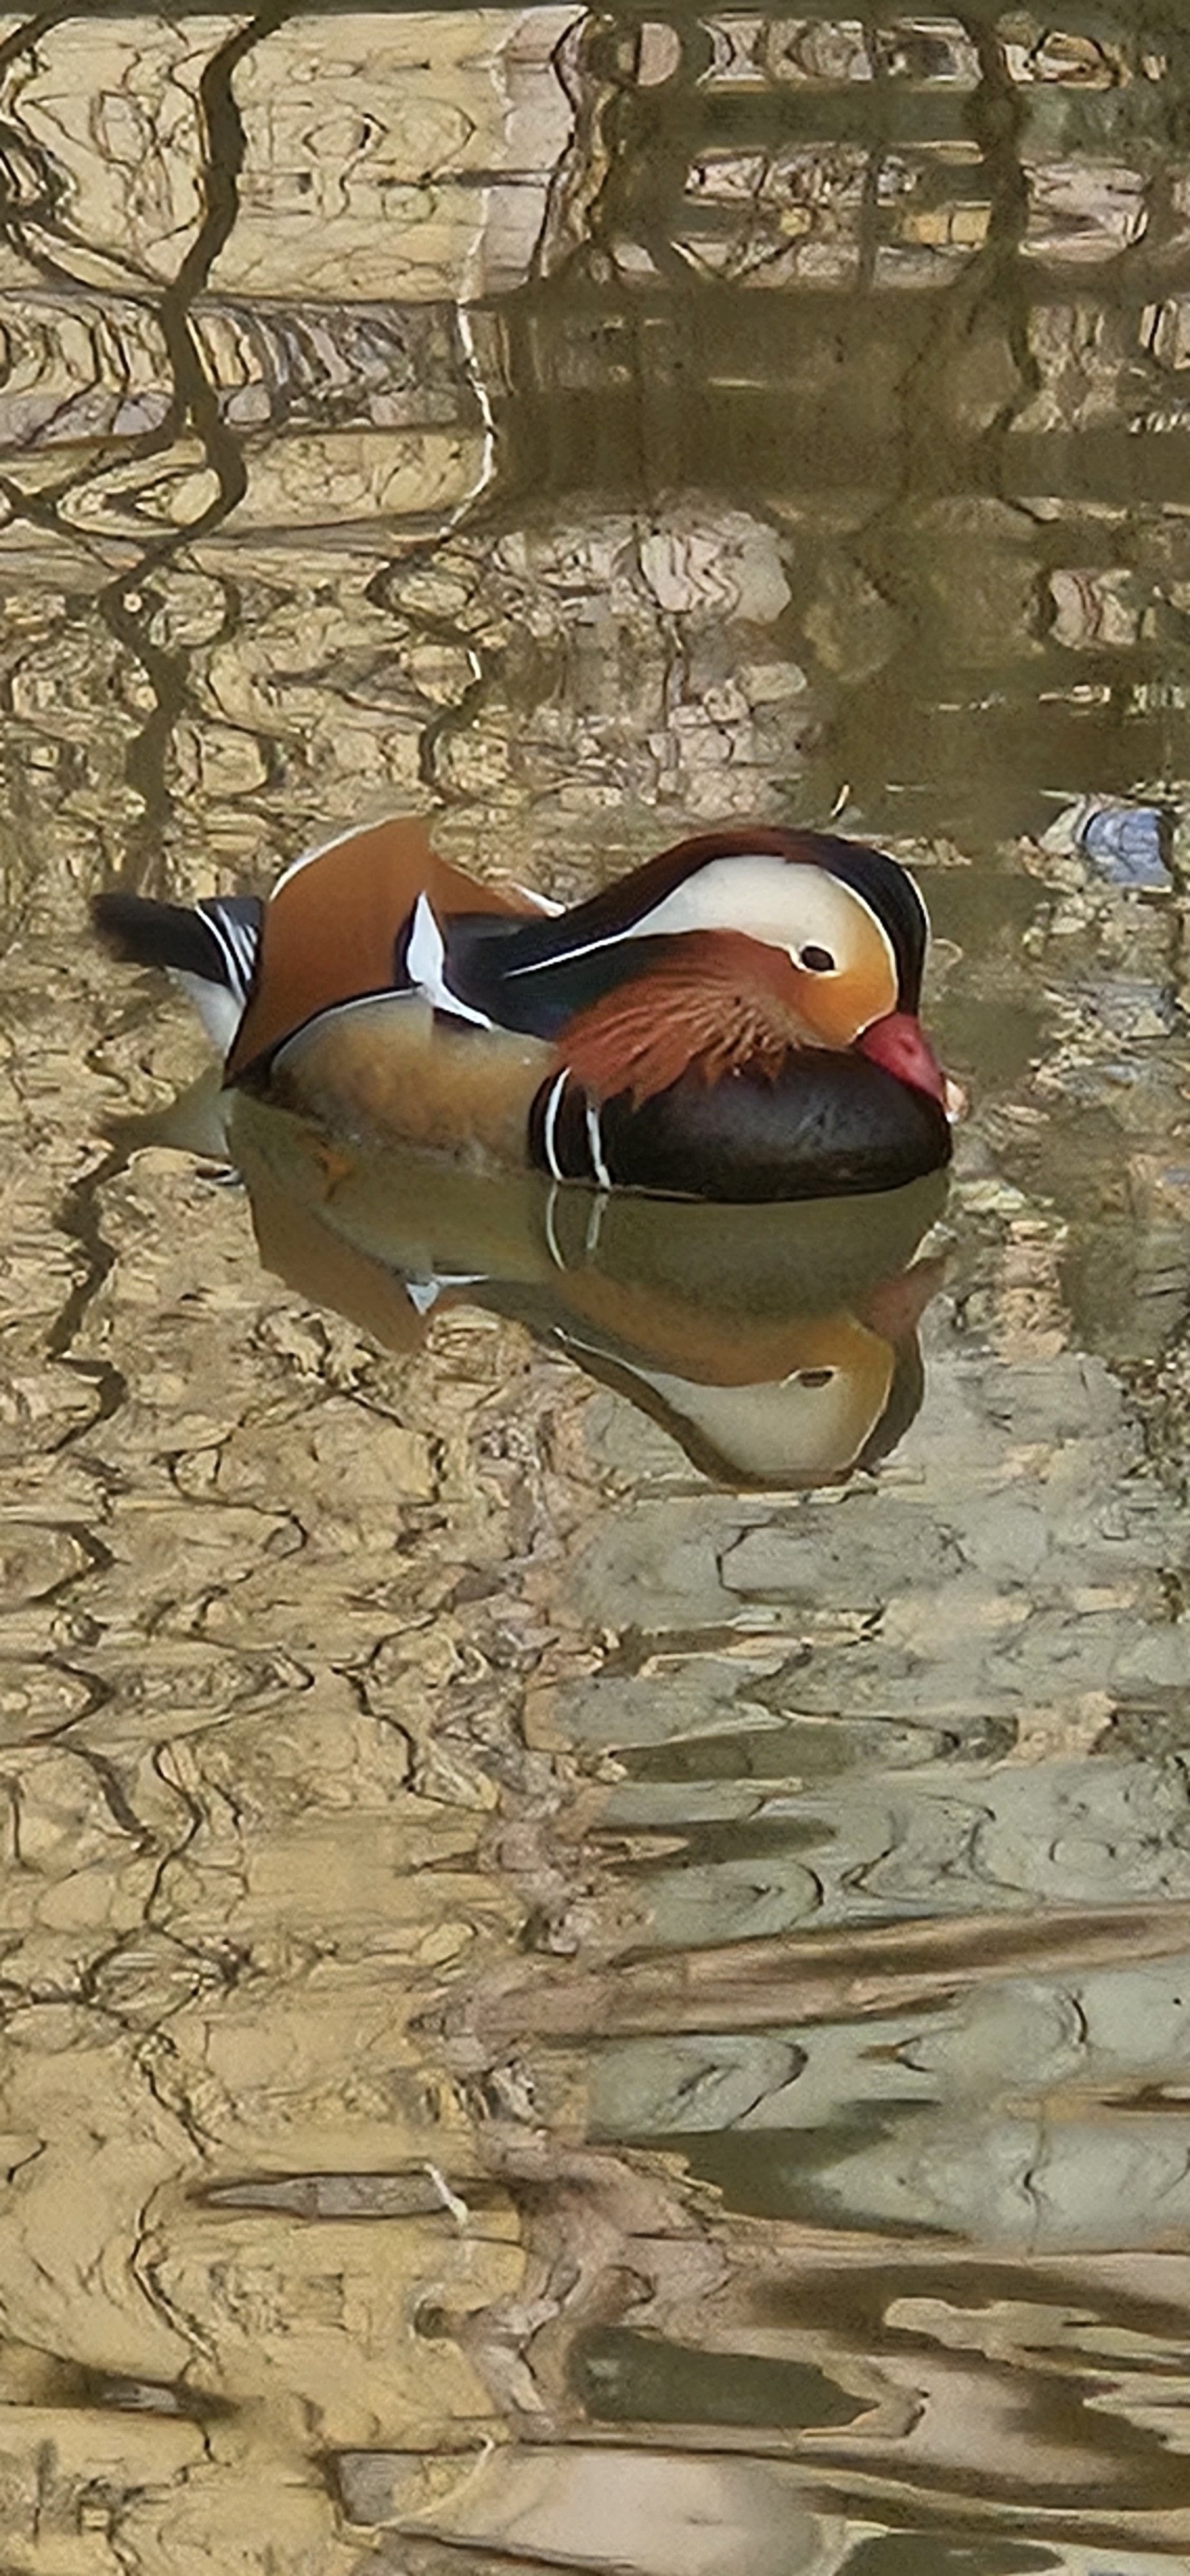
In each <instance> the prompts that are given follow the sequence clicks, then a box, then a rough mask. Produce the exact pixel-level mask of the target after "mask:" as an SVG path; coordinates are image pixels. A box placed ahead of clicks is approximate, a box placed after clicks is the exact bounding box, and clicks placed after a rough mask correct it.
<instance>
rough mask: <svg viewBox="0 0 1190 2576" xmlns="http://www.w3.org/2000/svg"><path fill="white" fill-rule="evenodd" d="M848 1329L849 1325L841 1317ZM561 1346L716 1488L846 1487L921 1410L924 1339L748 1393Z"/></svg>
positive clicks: (572, 1341) (587, 1348) (567, 1341)
mask: <svg viewBox="0 0 1190 2576" xmlns="http://www.w3.org/2000/svg"><path fill="white" fill-rule="evenodd" d="M837 1320H838V1322H839V1324H840V1326H841V1327H844V1328H846V1326H847V1325H848V1324H849V1322H850V1320H851V1319H850V1318H848V1317H846V1316H840V1317H839V1318H838V1319H837ZM557 1338H558V1339H559V1340H560V1341H561V1342H562V1344H563V1346H564V1348H565V1349H567V1350H568V1351H570V1352H571V1354H572V1356H573V1357H574V1358H575V1359H576V1360H578V1361H579V1362H580V1363H581V1365H582V1366H583V1367H584V1368H586V1369H587V1370H588V1371H589V1372H590V1374H591V1376H593V1377H597V1378H599V1379H600V1380H601V1381H602V1382H603V1384H604V1385H606V1386H610V1387H612V1388H614V1390H615V1392H616V1393H617V1394H619V1395H623V1396H626V1397H627V1398H628V1400H629V1401H630V1402H631V1403H633V1404H635V1405H637V1406H638V1407H639V1409H640V1410H641V1411H642V1412H645V1413H648V1414H650V1415H651V1416H652V1418H653V1420H654V1421H655V1422H657V1423H659V1424H660V1426H661V1428H662V1430H663V1431H667V1432H668V1433H669V1435H670V1437H671V1439H674V1440H676V1441H677V1443H678V1445H679V1447H681V1448H682V1449H684V1450H685V1452H686V1455H687V1457H688V1458H689V1459H690V1461H691V1463H692V1465H693V1466H695V1467H697V1468H699V1470H700V1471H701V1472H702V1474H704V1475H707V1476H710V1477H712V1478H713V1479H714V1481H715V1482H716V1483H717V1484H723V1485H735V1486H759V1487H763V1488H766V1489H770V1490H771V1489H772V1488H773V1487H782V1488H796V1487H798V1486H802V1485H824V1484H838V1483H842V1482H843V1481H845V1479H846V1478H847V1477H848V1476H850V1475H852V1474H854V1473H855V1471H856V1470H857V1469H858V1468H861V1467H874V1466H875V1465H876V1464H877V1461H878V1460H879V1459H880V1458H882V1457H884V1456H886V1455H887V1453H888V1451H889V1450H890V1449H892V1448H893V1447H894V1446H895V1444H896V1442H897V1441H898V1440H899V1439H901V1437H902V1436H903V1434H904V1433H905V1432H906V1431H907V1430H908V1428H909V1425H910V1423H911V1422H912V1421H913V1419H914V1417H915V1415H916V1413H917V1411H918V1409H919V1406H920V1404H921V1399H922V1392H923V1387H924V1378H923V1372H922V1365H921V1354H920V1352H919V1350H918V1346H917V1341H916V1338H914V1339H913V1340H911V1341H909V1342H905V1343H902V1344H901V1345H900V1347H899V1348H898V1349H894V1348H893V1346H892V1345H891V1344H890V1343H888V1342H882V1341H878V1340H877V1338H876V1336H875V1335H868V1336H867V1337H866V1338H867V1339H868V1340H869V1341H870V1342H871V1344H872V1349H871V1351H870V1353H869V1354H867V1355H865V1358H864V1359H863V1360H862V1361H861V1363H860V1364H859V1365H858V1366H856V1367H855V1368H853V1369H851V1370H849V1369H848V1368H847V1367H845V1366H841V1367H838V1368H823V1369H820V1370H808V1371H797V1372H795V1373H794V1374H793V1375H792V1376H790V1377H788V1378H784V1379H777V1380H772V1381H769V1382H767V1383H762V1384H759V1385H756V1384H754V1385H750V1386H707V1385H699V1384H696V1383H694V1382H693V1381H692V1380H690V1379H689V1378H682V1377H677V1376H674V1375H672V1374H671V1373H670V1372H668V1371H666V1370H663V1369H647V1368H643V1367H640V1366H633V1365H632V1364H631V1363H630V1362H628V1361H626V1360H623V1359H617V1358H614V1357H613V1356H612V1355H611V1354H610V1353H608V1352H606V1351H601V1350H598V1349H596V1348H594V1347H593V1346H591V1345H589V1344H584V1343H582V1342H580V1341H579V1340H578V1339H577V1338H576V1337H575V1336H574V1335H573V1334H572V1333H569V1332H560V1333H559V1334H558V1336H557Z"/></svg>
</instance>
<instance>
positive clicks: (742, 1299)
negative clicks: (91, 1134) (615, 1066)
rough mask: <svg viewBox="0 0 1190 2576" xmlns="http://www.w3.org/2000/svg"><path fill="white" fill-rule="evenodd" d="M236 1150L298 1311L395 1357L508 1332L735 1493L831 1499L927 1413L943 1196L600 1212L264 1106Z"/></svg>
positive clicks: (621, 1203) (599, 1206)
mask: <svg viewBox="0 0 1190 2576" xmlns="http://www.w3.org/2000/svg"><path fill="white" fill-rule="evenodd" d="M159 1132H160V1131H159ZM230 1145H231V1150H232V1151H233V1153H234V1154H235V1157H236V1161H237V1163H238V1164H239V1167H240V1169H241V1171H242V1172H243V1175H244V1178H245V1180H246V1181H247V1184H248V1189H249V1192H250V1194H251V1199H252V1210H253V1218H254V1222H255V1226H256V1235H257V1242H258V1245H259V1249H260V1255H261V1259H262V1260H263V1261H264V1263H265V1265H266V1267H267V1268H269V1269H270V1270H274V1271H276V1272H279V1274H280V1275H281V1277H282V1278H284V1279H285V1280H286V1281H287V1282H288V1284H289V1285H290V1286H291V1287H294V1288H296V1289H297V1290H298V1291H299V1293H301V1294H302V1295H304V1296H308V1297H309V1298H311V1300H312V1301H313V1302H315V1303H316V1304H320V1305H323V1306H331V1307H334V1308H335V1309H337V1310H338V1311H339V1312H340V1313H343V1314H346V1315H347V1316H348V1317H349V1318H350V1319H351V1320H352V1321H353V1322H354V1323H357V1324H359V1325H360V1326H362V1327H363V1329H364V1330H366V1331H367V1332H369V1333H371V1334H372V1336H373V1337H374V1339H376V1340H377V1341H379V1342H381V1343H383V1344H385V1345H386V1346H387V1347H388V1348H389V1349H397V1350H412V1349H415V1348H416V1347H417V1346H418V1344H419V1343H420V1341H421V1339H422V1337H423V1335H424V1334H425V1332H426V1330H427V1328H428V1326H429V1323H430V1321H431V1318H432V1317H433V1316H434V1315H436V1314H439V1313H441V1312H443V1311H446V1310H449V1309H450V1308H452V1307H454V1306H458V1305H461V1304H467V1303H470V1304H476V1305H481V1306H483V1307H486V1308H487V1309H488V1310H489V1312H493V1313H497V1314H502V1315H506V1316H510V1317H514V1318H516V1319H517V1320H518V1321H519V1322H521V1323H524V1324H526V1325H527V1326H528V1327H529V1329H530V1330H531V1331H532V1332H533V1333H535V1334H536V1335H537V1336H538V1338H539V1339H541V1340H542V1341H545V1342H547V1343H549V1344H552V1345H553V1346H554V1347H556V1348H561V1349H563V1350H565V1351H566V1352H567V1353H569V1354H570V1356H571V1357H573V1358H574V1359H575V1360H576V1361H577V1362H578V1363H579V1365H580V1366H581V1367H582V1368H584V1369H585V1370H587V1371H588V1372H589V1373H590V1374H591V1375H593V1376H595V1377H598V1378H601V1379H602V1380H604V1382H605V1383H607V1384H608V1385H610V1386H613V1387H614V1388H616V1389H617V1391H618V1392H619V1393H621V1394H623V1395H626V1396H627V1397H628V1398H629V1399H630V1400H631V1402H633V1403H634V1404H637V1405H638V1406H640V1407H641V1408H642V1410H644V1411H645V1412H648V1413H650V1414H652V1415H653V1416H654V1418H655V1419H656V1420H658V1421H659V1422H660V1423H661V1424H662V1425H663V1427H664V1428H665V1429H666V1430H668V1431H669V1432H671V1433H672V1435H673V1436H674V1438H675V1439H677V1440H679V1441H680V1442H681V1443H682V1446H683V1447H684V1448H685V1449H686V1451H687V1453H688V1455H689V1456H690V1457H691V1458H692V1459H693V1460H694V1463H695V1465H696V1466H699V1467H701V1468H702V1469H704V1470H705V1472H706V1473H707V1474H709V1475H712V1476H714V1477H716V1478H717V1479H719V1480H720V1481H722V1482H726V1483H728V1484H735V1485H740V1484H761V1485H767V1486H772V1485H802V1484H821V1483H830V1482H835V1481H838V1480H840V1479H841V1478H844V1477H846V1476H848V1475H849V1474H851V1473H852V1471H853V1470H854V1469H855V1468H857V1467H861V1466H872V1465H874V1464H875V1462H876V1460H877V1459H878V1458H880V1457H883V1456H884V1455H885V1454H886V1453H887V1451H888V1450H889V1449H891V1448H892V1447H893V1446H894V1444H895V1442H896V1441H897V1440H898V1439H900V1437H901V1435H902V1434H903V1432H904V1431H906V1430H907V1429H908V1426H909V1424H910V1423H911V1422H912V1420H913V1418H914V1415H915V1414H916V1412H917V1409H918V1406H919V1404H920V1402H921V1395H922V1372H921V1361H920V1356H919V1353H918V1346H917V1329H916V1328H917V1324H918V1320H919V1318H920V1315H921V1312H922V1308H923V1307H924V1306H925V1304H926V1302H927V1300H928V1298H929V1297H930V1296H931V1295H932V1294H933V1292H934V1290H935V1288H936V1287H937V1285H938V1282H939V1278H940V1274H941V1264H940V1263H939V1262H937V1261H933V1260H926V1261H920V1262H918V1263H916V1265H915V1266H914V1267H913V1268H908V1267H907V1264H908V1263H909V1262H910V1261H911V1260H912V1256H913V1253H914V1251H915V1249H916V1247H917V1245H918V1243H919V1242H920V1240H921V1237H922V1235H923V1234H924V1232H925V1231H926V1229H927V1227H928V1226H929V1225H930V1224H931V1222H932V1221H933V1219H934V1217H935V1216H936V1215H937V1214H938V1211H939V1208H940V1206H941V1204H942V1201H943V1199H944V1196H945V1182H944V1180H943V1179H942V1178H941V1176H940V1175H933V1176H930V1177H928V1178H925V1179H923V1180H921V1181H917V1182H914V1183H911V1184H910V1185H909V1186H908V1187H907V1188H904V1189H900V1190H895V1191H890V1192H888V1193H885V1194H880V1195H873V1196H870V1197H866V1198H864V1199H863V1200H856V1199H849V1200H848V1199H843V1200H824V1199H819V1200H816V1201H815V1202H814V1203H813V1204H812V1205H807V1204H802V1205H800V1206H796V1207H768V1208H758V1207H753V1208H749V1207H740V1208H732V1209H724V1208H710V1207H705V1206H699V1205H698V1204H697V1203H691V1202H687V1203H685V1204H683V1203H682V1202H680V1201H679V1202H674V1201H658V1200H656V1199H651V1198H648V1197H645V1196H642V1195H638V1194H636V1193H629V1192H625V1193H623V1194H619V1195H615V1196H613V1197H611V1198H609V1199H608V1200H606V1201H603V1202H600V1201H598V1200H595V1199H593V1198H592V1197H591V1196H590V1194H589V1193H583V1192H578V1191H567V1190H559V1189H558V1188H557V1187H556V1186H553V1185H551V1184H549V1183H548V1182H546V1181H545V1180H543V1179H542V1178H540V1177H539V1176H538V1175H537V1174H533V1173H526V1174H521V1175H508V1176H503V1177H494V1176H491V1175H485V1174H476V1173H469V1172H461V1171H458V1170H447V1171H444V1170H443V1169H442V1168H441V1167H440V1166H435V1165H434V1164H433V1163H431V1162H430V1161H429V1159H428V1158H427V1157H426V1156H424V1155H419V1154H416V1153H409V1152H400V1151H392V1150H390V1151H389V1152H386V1153H362V1152H356V1151H353V1150H352V1149H351V1148H349V1147H340V1146H338V1145H335V1144H331V1143H328V1141H327V1139H326V1138H325V1137H323V1136H322V1135H321V1134H319V1133H318V1132H317V1131H316V1130H314V1129H312V1128H310V1127H308V1126H306V1125H304V1124H302V1123H301V1122H299V1121H298V1120H296V1119H294V1118H290V1117H285V1116H278V1115H277V1113H276V1112H275V1111H274V1110H271V1109H269V1108H267V1107H263V1106H261V1105H260V1104H258V1103H256V1102H253V1101H251V1100H241V1101H238V1102H237V1104H236V1107H235V1110H234V1113H233V1117H232V1121H231V1134H230Z"/></svg>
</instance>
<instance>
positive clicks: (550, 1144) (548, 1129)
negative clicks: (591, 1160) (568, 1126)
mask: <svg viewBox="0 0 1190 2576" xmlns="http://www.w3.org/2000/svg"><path fill="white" fill-rule="evenodd" d="M569 1080H570V1068H569V1066H568V1065H564V1066H563V1068H562V1071H561V1073H560V1074H559V1075H558V1079H557V1081H556V1082H555V1084H554V1087H553V1089H552V1091H551V1093H550V1096H549V1099H548V1100H547V1102H546V1104H545V1124H544V1127H543V1129H542V1138H541V1141H542V1144H543V1146H544V1148H545V1159H546V1161H547V1163H548V1164H549V1167H550V1171H551V1172H552V1174H553V1177H554V1179H555V1180H556V1181H564V1180H565V1178H566V1174H565V1172H564V1171H563V1169H562V1166H561V1164H560V1162H559V1161H558V1157H557V1154H556V1153H555V1151H554V1130H555V1128H556V1126H557V1124H558V1111H559V1109H560V1108H561V1105H562V1094H563V1092H564V1091H565V1089H566V1085H567V1083H568V1082H569Z"/></svg>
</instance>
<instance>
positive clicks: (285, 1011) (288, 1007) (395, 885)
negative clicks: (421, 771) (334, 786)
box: [227, 815, 523, 1082]
mask: <svg viewBox="0 0 1190 2576" xmlns="http://www.w3.org/2000/svg"><path fill="white" fill-rule="evenodd" d="M423 901H424V907H425V914H424V916H423V917H432V919H433V921H434V922H435V923H437V924H438V925H442V924H444V923H446V922H448V921H449V920H450V918H451V917H452V915H455V914H458V913H468V914H475V913H497V914H511V915H513V916H514V917H516V916H517V915H518V914H519V913H520V912H521V911H522V909H523V906H522V904H521V903H519V902H517V901H516V900H514V899H512V898H511V897H510V896H508V895H505V894H503V893H501V892H499V891H497V889H496V888H495V887H492V886H485V885H482V884H479V883H478V882H477V881H476V880H475V879H474V878H471V877H468V876H465V875H464V874H463V871H462V870H461V869H460V868H455V867H452V866H451V865H450V864H449V862H448V861H447V860H445V859H440V858H438V856H437V855H436V853H435V852H434V851H433V850H432V849H431V847H430V839H429V833H428V830H427V825H426V821H425V818H424V817H423V816H421V815H399V816H389V817H388V818H387V819H386V820H385V821H384V822H381V823H374V824H370V825H368V826H367V827H366V828H365V829H363V830H362V831H354V832H350V833H348V834H346V835H345V837H343V838H342V839H340V840H337V841H332V842H330V843H329V844H328V845H327V846H326V847H325V848H324V849H320V850H315V851H313V852H312V853H311V854H310V856H309V857H307V858H304V859H299V860H298V861H296V862H295V864H294V866H293V867H292V868H289V869H288V870H287V871H286V874H285V875H284V876H283V877H282V878H281V880H280V882H279V884H278V885H277V886H276V888H275V890H274V892H273V895H272V898H271V900H270V902H269V903H268V904H267V905H266V907H265V912H264V920H263V925H262V932H261V951H260V965H259V972H258V974H257V978H256V982H255V985H254V988H253V992H252V996H251V999H250V1001H249V1005H248V1008H247V1009H246V1011H245V1012H244V1016H243V1020H242V1022H241V1024H240V1027H239V1029H238V1031H237V1034H236V1038H235V1043H234V1045H233V1047H232V1049H231V1053H230V1055H229V1057H228V1062H227V1079H228V1081H229V1082H242V1081H244V1080H245V1079H247V1078H249V1077H252V1076H256V1075H258V1074H259V1073H261V1072H263V1071H265V1070H267V1067H268V1065H269V1062H270V1060H271V1058H272V1057H273V1055H274V1054H275V1053H276V1050H277V1049H278V1047H280V1046H282V1045H284V1043H285V1042H286V1040H287V1039H289V1038H292V1037H293V1036H294V1035H295V1034H296V1032H297V1031H298V1030H299V1029H301V1028H304V1027H306V1026H307V1024H308V1023H309V1022H310V1021H312V1020H315V1019H318V1018H319V1017H320V1016H321V1015H322V1014H323V1013H325V1012H328V1011H334V1010H337V1009H338V1008H340V1007H341V1006H342V1005H343V1004H345V1003H356V1002H359V1001H361V1000H363V999H364V998H365V997H366V996H368V995H371V994H384V993H394V992H397V993H400V992H410V991H414V990H416V989H418V985H417V979H416V977H415V976H414V975H412V974H411V973H410V972H409V968H408V964H407V951H408V947H409V941H410V936H411V932H412V929H413V924H414V920H415V916H416V915H417V912H418V905H419V902H423Z"/></svg>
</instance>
